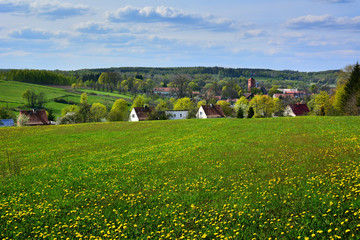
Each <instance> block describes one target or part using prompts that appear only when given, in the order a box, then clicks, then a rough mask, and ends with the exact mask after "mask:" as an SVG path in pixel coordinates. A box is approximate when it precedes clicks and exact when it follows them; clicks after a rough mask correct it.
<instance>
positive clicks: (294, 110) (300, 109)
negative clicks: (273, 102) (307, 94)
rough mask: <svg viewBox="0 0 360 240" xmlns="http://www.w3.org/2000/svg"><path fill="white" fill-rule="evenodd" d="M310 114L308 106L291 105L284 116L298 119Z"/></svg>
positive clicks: (302, 104) (300, 104)
mask: <svg viewBox="0 0 360 240" xmlns="http://www.w3.org/2000/svg"><path fill="white" fill-rule="evenodd" d="M309 112H310V110H309V108H308V106H307V105H306V104H304V103H296V104H289V105H288V106H287V107H286V109H285V111H284V116H292V117H296V116H302V115H305V114H307V113H309Z"/></svg>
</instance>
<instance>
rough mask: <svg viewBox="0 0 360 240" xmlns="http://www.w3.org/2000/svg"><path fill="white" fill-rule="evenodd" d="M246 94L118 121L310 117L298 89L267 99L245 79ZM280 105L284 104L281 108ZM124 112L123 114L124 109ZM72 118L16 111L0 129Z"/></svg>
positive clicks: (144, 109) (136, 110) (147, 109)
mask: <svg viewBox="0 0 360 240" xmlns="http://www.w3.org/2000/svg"><path fill="white" fill-rule="evenodd" d="M254 89H257V90H258V92H259V93H260V94H253V93H252V92H254V91H252V90H254ZM176 90H177V89H176V88H171V87H166V88H165V87H156V88H154V89H153V93H154V94H157V95H159V96H161V97H164V98H170V97H174V96H175V94H174V93H175V91H176ZM247 90H248V92H247V93H244V94H243V95H242V96H241V98H237V99H233V98H227V99H222V97H221V96H215V97H214V98H215V99H216V100H217V102H214V103H208V104H207V101H204V100H200V101H198V102H197V108H194V105H192V106H191V104H193V102H192V101H193V100H192V99H189V98H183V99H180V100H185V101H188V103H189V104H190V106H189V104H185V105H183V106H180V107H179V106H178V107H176V108H174V109H171V110H170V109H166V107H165V108H158V107H154V106H148V105H147V104H142V103H140V104H141V105H142V106H139V105H138V104H137V105H133V106H131V111H130V113H128V114H126V113H125V114H122V115H123V116H122V117H121V118H120V119H118V120H125V121H126V120H128V121H129V122H137V121H146V120H179V119H188V118H198V119H205V118H225V117H237V118H252V117H280V116H285V117H286V116H291V117H296V116H303V115H308V114H309V113H310V110H309V108H308V106H307V104H306V103H304V102H303V99H304V97H306V95H307V93H306V92H305V91H298V89H276V92H277V93H274V94H273V96H272V98H271V97H270V96H269V95H268V90H267V89H266V88H264V87H263V86H262V87H259V83H258V82H256V80H255V79H254V78H253V77H251V78H249V79H248V89H247ZM192 94H193V95H195V96H199V92H193V93H192ZM273 99H274V100H273ZM178 100H179V99H178ZM269 100H270V101H269ZM140 102H141V101H140ZM279 103H280V104H281V105H280V104H279ZM284 103H288V104H286V106H285V105H284ZM260 105H262V106H260ZM267 105H270V106H267ZM267 108H271V109H270V114H269V113H268V111H269V110H268V109H267ZM88 110H89V109H88ZM124 111H126V109H125V110H124ZM75 115H76V111H71V110H69V111H67V112H66V114H65V116H63V117H62V118H60V119H58V121H51V120H49V118H48V113H47V111H46V110H45V109H35V108H34V109H30V110H20V111H19V116H18V118H17V122H16V124H15V122H14V120H13V119H1V120H0V127H4V126H14V125H17V126H37V125H57V124H64V123H76V120H74V119H73V120H71V119H72V118H74V116H75ZM124 116H126V117H124ZM69 119H70V120H69ZM98 119H100V121H107V119H106V115H103V116H102V117H100V118H98ZM85 122H86V121H85Z"/></svg>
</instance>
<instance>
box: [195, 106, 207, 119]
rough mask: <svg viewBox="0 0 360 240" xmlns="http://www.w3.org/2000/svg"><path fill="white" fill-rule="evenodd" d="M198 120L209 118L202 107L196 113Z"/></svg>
mask: <svg viewBox="0 0 360 240" xmlns="http://www.w3.org/2000/svg"><path fill="white" fill-rule="evenodd" d="M196 118H207V116H206V114H205V111H204V109H203V107H202V106H201V107H200V108H199V110H198V111H197V113H196Z"/></svg>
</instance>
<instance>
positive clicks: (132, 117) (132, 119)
mask: <svg viewBox="0 0 360 240" xmlns="http://www.w3.org/2000/svg"><path fill="white" fill-rule="evenodd" d="M138 121H139V118H138V116H137V115H136V112H135V109H134V108H133V109H132V110H131V113H130V116H129V122H138Z"/></svg>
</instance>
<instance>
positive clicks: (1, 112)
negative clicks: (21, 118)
mask: <svg viewBox="0 0 360 240" xmlns="http://www.w3.org/2000/svg"><path fill="white" fill-rule="evenodd" d="M0 119H13V120H14V121H15V120H16V116H15V114H14V113H13V112H12V111H11V109H10V108H9V107H5V106H0Z"/></svg>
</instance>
